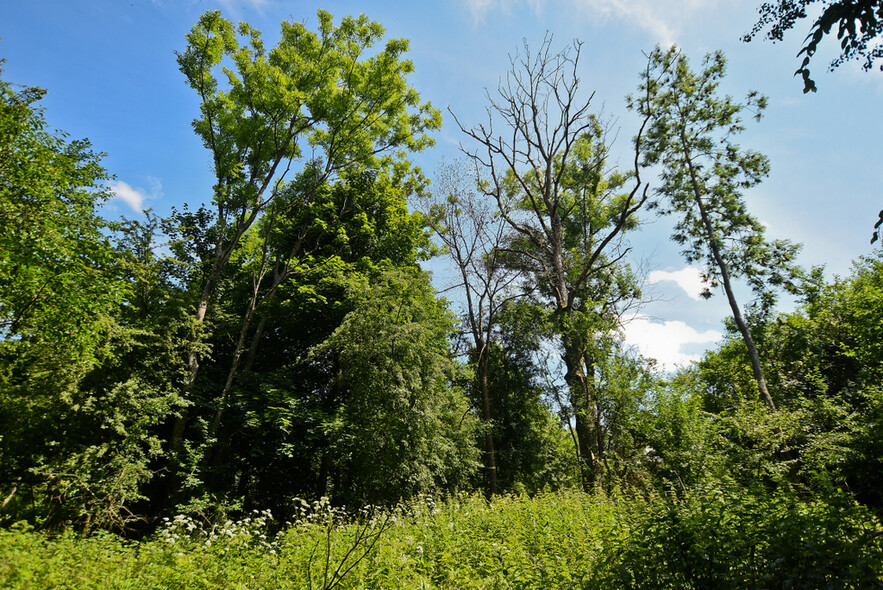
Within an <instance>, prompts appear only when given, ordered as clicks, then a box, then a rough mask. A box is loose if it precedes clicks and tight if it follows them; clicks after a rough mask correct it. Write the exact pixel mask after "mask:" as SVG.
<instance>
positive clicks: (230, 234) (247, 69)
mask: <svg viewBox="0 0 883 590" xmlns="http://www.w3.org/2000/svg"><path fill="white" fill-rule="evenodd" d="M383 35H384V30H383V27H382V26H381V25H380V24H379V23H377V22H374V21H371V20H369V19H368V18H367V17H365V16H360V17H358V18H353V17H346V18H344V19H342V20H341V21H340V22H339V24H337V25H335V24H334V22H333V19H332V16H331V15H330V14H329V13H327V12H325V11H319V13H318V31H316V32H313V31H310V30H308V29H307V27H306V26H305V25H304V24H302V23H292V22H283V23H282V25H281V36H280V40H279V41H278V43H277V44H276V46H275V47H273V48H272V49H267V47H266V46H265V44H264V42H263V40H262V38H261V34H260V32H259V31H257V30H256V29H254V28H252V27H250V26H249V25H248V24H247V23H240V24H239V25H238V27H237V26H234V25H233V23H231V22H230V21H229V20H227V19H225V18H223V17H222V16H221V13H220V12H219V11H210V12H206V13H205V14H204V15H202V17H201V18H200V19H199V22H198V23H197V24H196V25H195V26H194V27H193V29H192V30H191V31H190V33H189V34H188V35H187V47H186V48H185V49H184V50H183V51H182V52H180V53H179V54H178V64H179V66H180V69H181V71H182V73H183V74H184V75H185V77H186V79H187V83H188V84H189V86H190V87H191V88H193V90H195V91H196V92H197V93H198V95H199V98H200V114H199V117H198V118H197V119H195V120H194V122H193V128H194V131H195V132H196V134H197V135H198V136H199V137H200V138H201V139H202V141H203V144H204V145H205V147H206V148H207V149H208V150H209V152H210V154H211V162H212V167H213V171H214V174H215V180H216V182H215V185H214V187H213V188H212V204H211V207H212V209H213V217H214V219H213V221H212V227H211V228H210V231H206V232H203V234H204V236H205V237H206V239H207V240H209V241H208V243H206V244H205V247H203V248H201V250H202V252H203V256H201V258H200V260H199V261H198V264H199V265H200V267H201V272H197V273H194V276H195V277H196V279H195V280H194V281H193V283H192V284H191V285H190V286H189V288H190V289H191V290H192V291H193V293H194V296H193V298H194V307H195V310H194V313H193V318H192V323H193V345H192V348H191V351H190V353H189V354H188V359H187V363H188V371H189V376H188V379H187V384H186V385H185V387H184V396H185V397H186V398H187V399H188V400H189V401H190V403H191V404H193V403H196V402H197V401H199V400H200V399H201V400H203V401H202V402H201V403H202V404H203V405H205V404H206V403H208V405H209V406H210V407H212V406H213V407H214V417H213V418H212V419H211V421H212V424H211V426H210V427H209V430H210V431H216V430H217V429H218V427H219V421H220V417H221V415H222V412H223V407H224V405H225V403H226V401H225V400H226V398H227V397H228V394H229V391H230V387H231V385H230V384H231V383H232V382H233V380H234V378H235V374H236V372H237V369H238V366H239V364H240V359H241V356H242V354H243V347H244V343H245V342H248V341H249V340H250V339H251V336H249V329H250V328H251V326H250V325H251V323H252V319H253V317H254V313H255V308H256V307H257V306H258V305H259V304H260V303H261V302H262V301H264V300H265V299H267V298H268V297H272V295H270V296H267V295H266V294H267V293H268V292H273V293H275V292H276V291H278V289H279V284H280V282H281V281H282V280H283V279H285V278H288V277H289V276H290V269H291V268H293V267H296V266H297V264H298V260H299V256H300V255H301V254H302V253H301V252H300V251H298V250H297V249H296V248H293V249H290V250H288V251H286V252H282V253H279V255H277V256H274V257H272V258H271V259H268V262H267V265H265V268H263V269H261V270H259V271H258V272H257V274H256V275H255V277H256V278H255V281H256V285H255V288H254V293H253V297H251V298H250V301H251V303H249V304H248V306H247V308H246V309H245V310H244V311H243V312H242V316H243V318H244V319H243V322H242V328H241V331H240V335H239V338H238V340H239V341H240V342H241V344H240V345H239V346H238V348H237V351H236V354H234V357H233V360H232V361H231V368H230V370H229V371H228V375H227V378H226V380H225V383H226V385H225V387H224V388H223V389H222V391H218V392H208V393H200V394H199V395H197V394H196V393H194V392H193V389H194V385H195V383H196V380H197V376H198V374H199V364H200V358H201V357H204V356H205V347H204V345H203V343H204V341H205V340H206V339H207V334H206V332H207V330H206V328H205V325H206V318H207V314H210V312H211V309H212V306H213V305H217V304H218V303H219V297H220V296H221V293H222V291H219V284H220V283H221V282H222V281H223V279H224V276H225V273H229V270H228V269H227V266H228V264H229V263H230V261H231V258H232V257H233V256H234V254H235V252H236V251H237V249H238V248H239V247H240V245H241V242H242V240H243V237H244V236H245V235H246V233H247V232H249V230H250V228H252V227H253V226H254V225H255V223H256V221H258V220H259V219H260V218H262V217H263V216H264V215H265V214H266V213H267V211H268V210H269V209H270V207H271V206H272V204H273V203H274V202H275V201H277V200H280V197H279V195H280V194H282V193H283V192H285V191H286V187H287V184H288V183H287V181H286V179H287V178H288V177H289V174H292V175H299V176H300V178H301V179H303V178H306V177H310V178H311V179H312V185H311V187H312V188H310V187H307V188H306V189H305V190H306V192H307V193H308V195H307V196H305V197H304V198H307V199H308V198H309V193H310V192H311V191H315V190H317V189H318V187H320V186H322V185H324V184H325V183H326V182H327V181H329V180H331V179H333V178H334V177H336V176H337V175H339V174H340V173H341V172H342V171H357V170H371V169H375V170H378V169H385V170H389V171H390V172H389V173H390V174H392V175H394V176H396V177H397V178H419V171H416V170H414V169H412V168H411V166H410V163H409V162H408V160H407V159H406V156H405V154H406V153H407V152H409V151H420V150H422V149H424V148H425V147H427V146H429V145H431V144H432V139H431V138H430V137H429V136H428V135H427V133H428V132H429V131H432V130H434V129H437V128H439V126H440V124H441V117H440V114H439V113H438V111H437V110H435V109H433V108H432V107H431V105H429V104H428V103H421V101H420V97H419V95H418V93H417V92H416V91H415V90H414V89H413V88H412V87H410V86H409V85H408V81H407V77H408V75H409V74H410V73H411V72H412V71H413V69H414V68H413V64H412V63H411V62H410V61H409V60H407V59H405V58H404V54H405V53H406V52H407V50H408V42H407V41H406V40H403V39H393V40H389V41H387V42H386V43H385V45H384V46H383V47H382V48H380V49H374V46H375V44H377V43H378V42H380V41H381V40H382V38H383ZM305 172H308V174H304V173H305ZM263 235H265V236H267V238H266V239H269V235H270V234H268V233H266V232H263ZM295 242H296V240H295ZM265 280H266V285H263V284H262V283H263V282H264V281H265ZM206 400H207V402H206ZM189 419H190V412H189V411H187V412H183V413H182V415H181V416H180V417H178V418H177V419H176V420H175V423H174V426H173V428H172V433H171V436H170V443H169V448H170V450H171V451H172V453H173V454H174V455H176V456H178V458H179V459H180V458H181V457H183V452H184V449H185V438H186V436H187V430H188V423H189Z"/></svg>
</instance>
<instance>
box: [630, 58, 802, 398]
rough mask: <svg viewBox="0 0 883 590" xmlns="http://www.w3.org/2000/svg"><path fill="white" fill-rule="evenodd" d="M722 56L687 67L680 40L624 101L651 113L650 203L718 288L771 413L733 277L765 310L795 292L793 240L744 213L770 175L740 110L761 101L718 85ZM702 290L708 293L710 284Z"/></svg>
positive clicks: (647, 150) (647, 151) (758, 111)
mask: <svg viewBox="0 0 883 590" xmlns="http://www.w3.org/2000/svg"><path fill="white" fill-rule="evenodd" d="M725 66H726V61H725V59H724V56H723V54H721V53H720V52H717V53H713V54H709V55H707V56H706V57H705V60H704V62H703V66H702V70H701V71H699V72H694V71H693V70H691V69H690V65H689V62H688V60H687V57H686V56H684V55H683V54H682V53H681V52H680V50H679V49H678V48H676V47H672V48H671V49H668V50H662V49H660V48H657V49H656V50H654V51H653V53H652V54H651V55H650V56H649V59H648V63H647V68H646V70H645V71H644V72H643V73H642V75H641V78H642V82H641V84H640V87H639V90H638V92H637V93H636V94H635V95H632V96H630V97H629V98H628V104H629V108H631V109H633V110H635V111H637V112H638V113H639V114H640V115H641V116H644V117H649V118H650V125H649V127H648V130H647V133H646V137H645V139H644V141H643V143H642V144H641V148H642V157H643V164H644V165H646V166H653V165H658V166H660V167H661V172H660V180H661V185H660V186H659V188H657V189H656V191H655V196H656V200H655V201H653V202H652V203H651V204H652V205H653V206H654V207H656V208H657V209H658V210H659V211H660V213H662V214H664V215H673V216H675V217H676V223H675V229H674V234H673V235H672V239H673V240H674V241H675V242H677V243H678V244H680V245H681V246H682V247H683V250H682V253H683V255H684V257H685V259H686V260H687V262H689V263H694V262H697V263H700V264H703V265H704V270H703V279H704V280H705V282H706V283H707V284H708V285H709V286H710V287H716V286H718V285H720V286H723V289H724V293H725V294H726V297H727V302H728V303H729V305H730V310H731V311H732V314H733V321H734V322H735V324H736V328H737V329H738V331H739V334H740V335H741V336H742V339H743V341H744V342H745V346H746V347H747V349H748V356H749V359H750V362H751V369H752V373H753V375H754V380H755V382H756V383H757V388H758V391H759V393H760V395H761V397H762V398H763V400H764V401H765V402H766V404H767V405H768V406H769V408H770V409H771V410H775V403H774V401H773V398H772V396H771V395H770V392H769V389H768V387H767V382H766V379H765V377H764V372H763V368H762V366H761V359H760V353H759V352H758V348H757V345H756V343H755V340H754V337H753V336H752V333H751V330H750V329H749V325H748V322H747V321H746V319H745V317H744V316H743V314H742V310H741V308H740V306H739V303H738V301H737V300H736V296H735V292H734V280H735V279H737V278H740V277H741V278H744V279H745V280H746V281H747V282H748V284H749V285H750V286H751V288H752V289H753V290H754V292H755V293H756V294H757V295H758V296H759V298H760V302H761V304H762V306H763V307H765V308H769V307H771V306H772V303H773V301H774V295H773V290H772V289H773V288H775V287H785V288H788V289H792V290H793V289H795V288H796V287H795V286H794V281H795V280H796V278H797V274H798V270H797V268H796V267H795V265H794V259H795V256H796V254H797V251H798V246H796V245H794V244H792V243H790V242H788V241H785V240H769V239H767V237H766V235H765V230H764V227H763V225H762V224H761V223H760V221H758V220H757V219H756V218H755V217H754V216H752V215H751V214H750V212H749V211H748V207H747V205H746V203H745V200H744V199H743V192H744V191H745V190H746V189H749V188H751V187H753V186H755V185H757V184H758V183H759V182H761V180H762V179H763V178H764V177H766V176H767V174H768V173H769V161H768V160H767V158H766V156H764V155H763V154H760V153H758V152H755V151H752V150H746V149H744V148H741V147H740V146H739V145H738V144H736V143H735V140H734V137H735V135H737V134H738V133H739V132H741V131H742V130H743V129H744V127H743V125H742V117H743V116H744V114H745V113H746V112H748V113H751V114H753V116H754V118H755V119H758V120H759V119H760V117H761V115H762V112H763V109H764V108H765V106H766V99H765V98H764V97H763V96H760V95H758V94H757V93H754V92H752V93H750V94H748V97H747V99H746V101H745V102H744V103H740V102H736V101H734V100H733V99H732V98H731V97H730V96H725V95H724V96H721V94H720V93H719V91H718V86H719V85H720V81H721V80H722V79H723V77H724V73H725ZM704 295H705V296H706V297H710V296H711V292H710V290H708V289H706V291H705V293H704Z"/></svg>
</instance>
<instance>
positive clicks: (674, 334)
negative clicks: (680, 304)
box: [625, 314, 723, 371]
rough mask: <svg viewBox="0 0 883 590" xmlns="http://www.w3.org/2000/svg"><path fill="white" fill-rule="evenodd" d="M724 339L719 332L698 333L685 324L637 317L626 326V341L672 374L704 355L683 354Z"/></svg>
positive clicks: (643, 316)
mask: <svg viewBox="0 0 883 590" xmlns="http://www.w3.org/2000/svg"><path fill="white" fill-rule="evenodd" d="M721 338H723V334H721V333H720V332H716V331H715V330H706V331H705V332H698V331H696V330H695V329H693V328H691V327H690V326H688V325H687V324H686V323H684V322H681V321H669V322H666V321H661V322H657V321H653V320H652V319H651V318H649V317H648V316H645V315H642V314H636V315H635V316H634V317H633V318H632V319H631V320H629V321H627V322H626V323H625V340H626V342H628V343H629V344H631V345H633V346H636V347H637V348H638V350H639V351H640V352H641V354H642V355H644V356H645V357H649V358H654V359H656V360H657V361H659V364H660V366H661V368H662V369H664V370H667V371H670V370H673V369H676V368H677V367H683V366H686V365H689V364H690V363H693V362H695V361H698V360H699V358H700V355H698V354H690V353H685V352H682V350H681V349H682V348H683V347H684V346H685V345H688V344H713V343H715V342H717V341H719V340H720V339H721Z"/></svg>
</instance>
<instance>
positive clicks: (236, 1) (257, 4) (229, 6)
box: [218, 0, 272, 18]
mask: <svg viewBox="0 0 883 590" xmlns="http://www.w3.org/2000/svg"><path fill="white" fill-rule="evenodd" d="M218 4H220V5H221V8H222V9H223V10H224V12H225V13H226V14H228V15H231V16H233V17H234V18H239V17H240V16H241V14H242V11H243V10H247V9H252V10H255V11H257V12H258V14H263V13H264V10H265V9H266V8H268V7H269V6H270V5H271V4H272V0H218Z"/></svg>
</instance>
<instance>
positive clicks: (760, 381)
mask: <svg viewBox="0 0 883 590" xmlns="http://www.w3.org/2000/svg"><path fill="white" fill-rule="evenodd" d="M683 133H684V132H683V130H682V131H681V140H682V142H684V145H686V139H685V138H684V137H683ZM684 156H685V159H686V161H687V167H688V168H689V170H690V181H691V183H692V187H693V198H694V200H695V201H696V206H697V207H698V208H699V215H700V216H701V217H702V224H703V225H704V226H705V232H706V234H707V235H708V244H709V246H710V248H711V253H712V256H713V257H714V261H715V264H717V267H718V270H719V271H720V275H721V283H722V284H723V286H724V292H725V293H726V295H727V302H729V304H730V309H731V310H732V312H733V321H735V322H736V327H737V328H738V329H739V333H740V334H741V335H742V340H743V341H744V342H745V346H746V347H747V348H748V358H749V359H750V360H751V371H752V373H754V380H755V381H756V382H757V388H758V390H759V391H760V395H761V396H762V397H763V399H764V401H765V402H766V404H767V405H768V406H769V407H770V409H771V410H772V411H774V412H775V411H776V404H775V403H774V402H773V398H772V396H771V395H770V392H769V389H768V388H767V384H766V378H765V377H764V375H763V368H762V367H761V364H760V353H759V352H758V351H757V345H756V344H755V343H754V338H753V337H752V336H751V331H750V330H749V329H748V324H747V323H746V322H745V318H743V317H742V311H741V310H740V309H739V303H738V302H737V301H736V296H735V295H734V294H733V287H732V283H731V281H730V269H729V265H728V264H727V261H726V260H724V257H723V255H721V251H720V244H719V243H718V238H717V234H716V232H715V231H714V227H713V226H712V224H711V217H710V216H709V215H708V211H707V210H706V208H705V203H704V202H703V201H702V191H701V189H700V187H699V182H698V180H697V179H696V170H695V168H694V167H693V162H692V160H691V158H690V154H689V152H688V151H687V149H686V147H685V149H684Z"/></svg>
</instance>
